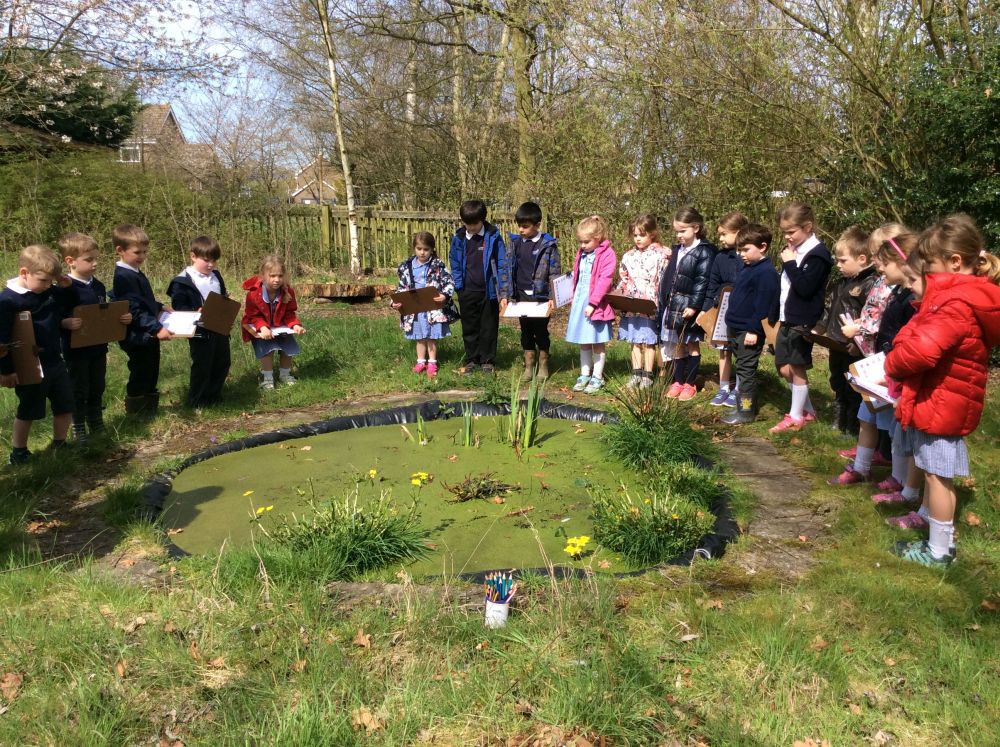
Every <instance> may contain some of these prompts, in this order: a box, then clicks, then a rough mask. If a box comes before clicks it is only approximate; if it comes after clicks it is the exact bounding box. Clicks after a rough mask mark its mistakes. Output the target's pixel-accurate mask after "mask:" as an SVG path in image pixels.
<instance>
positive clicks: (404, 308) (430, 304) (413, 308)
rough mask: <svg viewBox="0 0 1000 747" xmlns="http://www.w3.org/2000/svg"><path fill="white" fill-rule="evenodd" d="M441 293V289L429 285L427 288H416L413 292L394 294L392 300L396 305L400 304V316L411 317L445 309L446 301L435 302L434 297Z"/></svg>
mask: <svg viewBox="0 0 1000 747" xmlns="http://www.w3.org/2000/svg"><path fill="white" fill-rule="evenodd" d="M440 293H441V290H440V289H439V288H435V287H434V286H431V285H428V286H427V287H426V288H414V289H413V290H404V291H399V292H398V293H393V294H392V296H391V298H392V300H393V301H394V302H395V303H398V304H400V306H399V315H400V316H409V315H410V314H417V313H419V312H421V311H434V310H436V309H442V308H444V301H440V302H439V301H435V300H434V296H437V295H439V294H440Z"/></svg>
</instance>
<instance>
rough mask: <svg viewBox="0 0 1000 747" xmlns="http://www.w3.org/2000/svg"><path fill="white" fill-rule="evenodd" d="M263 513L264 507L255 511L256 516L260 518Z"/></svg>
mask: <svg viewBox="0 0 1000 747" xmlns="http://www.w3.org/2000/svg"><path fill="white" fill-rule="evenodd" d="M264 511H265V509H264V507H263V506H261V507H260V508H258V509H257V515H258V516H260V515H261V514H262V513H264Z"/></svg>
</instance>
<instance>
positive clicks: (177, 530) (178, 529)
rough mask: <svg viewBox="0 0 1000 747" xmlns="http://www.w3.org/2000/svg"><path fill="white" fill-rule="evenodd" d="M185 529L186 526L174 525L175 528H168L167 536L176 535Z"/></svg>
mask: <svg viewBox="0 0 1000 747" xmlns="http://www.w3.org/2000/svg"><path fill="white" fill-rule="evenodd" d="M183 531H184V527H174V528H173V529H168V530H167V536H168V537H173V536H175V535H178V534H180V533H181V532H183Z"/></svg>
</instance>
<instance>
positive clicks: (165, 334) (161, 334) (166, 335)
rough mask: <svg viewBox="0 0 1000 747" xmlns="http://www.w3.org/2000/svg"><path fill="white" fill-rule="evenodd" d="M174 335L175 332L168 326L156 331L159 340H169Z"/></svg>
mask: <svg viewBox="0 0 1000 747" xmlns="http://www.w3.org/2000/svg"><path fill="white" fill-rule="evenodd" d="M173 336H174V333H173V332H171V331H170V330H169V329H167V328H166V327H160V329H159V331H157V333H156V339H157V340H169V339H170V338H171V337H173Z"/></svg>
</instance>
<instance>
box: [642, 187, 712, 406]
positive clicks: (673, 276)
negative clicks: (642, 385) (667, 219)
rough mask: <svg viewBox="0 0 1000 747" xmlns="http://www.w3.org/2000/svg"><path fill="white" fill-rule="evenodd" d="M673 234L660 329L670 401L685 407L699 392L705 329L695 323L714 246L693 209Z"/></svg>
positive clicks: (682, 213)
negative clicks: (670, 369) (668, 364)
mask: <svg viewBox="0 0 1000 747" xmlns="http://www.w3.org/2000/svg"><path fill="white" fill-rule="evenodd" d="M674 233H675V234H676V235H677V246H675V247H674V251H673V255H672V256H671V257H670V262H669V263H668V264H667V266H666V268H664V270H663V276H662V277H661V278H660V291H659V297H658V299H657V304H656V312H657V325H656V328H657V329H658V330H659V331H660V350H661V352H662V355H663V360H664V361H667V360H669V359H671V358H673V359H674V383H673V384H672V385H671V387H670V389H669V390H668V391H667V396H668V397H670V398H671V399H679V400H681V401H682V402H686V401H687V400H689V399H692V398H693V397H694V396H695V395H696V394H697V393H698V389H697V388H696V387H695V380H696V378H697V377H698V365H699V364H700V363H701V348H700V347H699V343H700V342H701V341H702V340H704V339H705V330H703V329H702V328H701V327H699V326H698V325H697V324H696V323H695V321H694V319H695V317H696V316H697V315H698V313H699V312H700V311H701V309H702V307H703V306H704V305H705V296H706V295H707V294H708V278H709V274H710V273H711V271H712V260H713V259H714V258H715V247H714V246H712V244H710V243H709V242H708V241H706V240H705V219H704V218H702V217H701V213H699V212H698V211H697V210H695V209H694V208H692V207H686V208H681V209H680V210H678V211H677V213H676V214H675V215H674Z"/></svg>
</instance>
